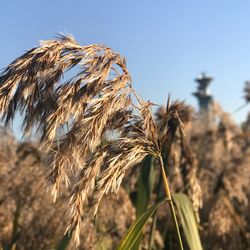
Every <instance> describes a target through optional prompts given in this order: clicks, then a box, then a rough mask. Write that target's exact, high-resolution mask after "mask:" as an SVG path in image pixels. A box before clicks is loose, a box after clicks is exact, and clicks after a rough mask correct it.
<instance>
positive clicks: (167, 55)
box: [0, 0, 250, 122]
mask: <svg viewBox="0 0 250 250" xmlns="http://www.w3.org/2000/svg"><path fill="white" fill-rule="evenodd" d="M0 8H1V14H0V27H1V38H0V41H1V46H0V68H3V67H5V66H6V65H7V64H8V63H10V62H11V61H12V60H13V59H14V58H16V57H18V56H20V55H21V54H22V53H23V52H24V51H26V50H28V49H29V48H31V47H33V46H36V45H38V41H39V40H45V39H51V38H53V37H54V36H55V35H56V34H57V32H64V33H71V34H73V35H74V37H75V38H76V39H77V41H78V42H79V43H81V44H91V43H104V44H106V45H108V46H110V47H112V48H113V49H114V50H116V51H118V52H120V53H121V54H122V55H124V56H125V57H126V59H127V64H128V67H129V70H130V72H131V75H132V77H133V82H134V86H135V88H136V89H137V91H138V92H139V93H141V95H142V96H143V97H144V98H145V99H150V100H152V101H153V102H156V103H164V102H165V101H166V98H167V95H168V93H169V92H170V93H172V96H173V97H174V98H179V99H184V100H186V102H187V103H189V104H192V105H195V106H196V100H195V99H194V97H193V96H191V94H190V93H191V92H193V91H194V90H195V88H196V84H195V83H194V81H193V79H194V78H195V77H196V76H197V75H198V74H199V73H201V72H202V71H205V72H207V73H208V74H210V75H212V76H214V77H215V80H214V81H213V82H212V86H211V92H212V94H213V95H214V97H215V99H216V100H218V101H219V102H220V103H221V104H222V106H223V107H224V109H225V110H226V111H229V112H230V111H234V110H235V109H236V108H237V107H239V106H241V105H242V104H244V100H243V99H242V95H243V94H242V88H243V86H244V82H245V80H248V79H250V1H249V0H245V1H243V0H239V1H235V0H207V1H205V0H196V1H194V0H182V1H180V0H172V1H168V0H165V1H146V0H144V1H142V0H141V1H136V0H134V1H131V0H127V1H109V0H106V1H101V0H100V1H83V0H82V1H80V0H72V1H65V0H60V1H59V0H50V1H48V0H43V1H35V0H34V1H31V0H30V1H27V0H26V1H25V0H23V1H20V0H12V1H1V3H0ZM249 109H250V108H249V107H247V108H245V109H244V110H242V111H240V112H238V113H237V114H236V115H234V118H235V119H236V120H237V121H238V122H239V121H243V120H244V119H245V116H246V113H247V111H248V110H249Z"/></svg>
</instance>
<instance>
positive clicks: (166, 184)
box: [159, 156, 184, 250]
mask: <svg viewBox="0 0 250 250" xmlns="http://www.w3.org/2000/svg"><path fill="white" fill-rule="evenodd" d="M159 163H160V166H161V173H162V178H163V183H164V188H165V192H166V196H167V200H168V203H169V206H170V211H171V214H172V217H173V220H174V224H175V230H176V234H177V237H178V244H179V248H180V250H184V248H183V244H182V240H181V234H180V230H179V226H178V222H177V218H176V214H175V210H174V204H173V200H172V197H171V193H170V189H169V185H168V180H167V175H166V172H165V168H164V164H163V160H162V157H161V156H160V157H159Z"/></svg>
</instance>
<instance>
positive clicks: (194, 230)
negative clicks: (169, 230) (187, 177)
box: [172, 193, 202, 250]
mask: <svg viewBox="0 0 250 250" xmlns="http://www.w3.org/2000/svg"><path fill="white" fill-rule="evenodd" d="M172 197H173V200H174V202H175V205H176V207H177V210H178V214H179V216H180V219H181V223H182V227H183V231H184V234H185V237H186V239H187V242H188V245H189V247H190V249H191V250H202V245H201V240H200V236H199V231H198V226H197V222H196V219H195V214H194V209H193V206H192V203H191V201H190V200H189V198H188V197H187V196H186V195H185V194H182V193H178V194H173V196H172Z"/></svg>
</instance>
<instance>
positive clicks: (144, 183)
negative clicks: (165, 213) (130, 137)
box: [132, 155, 155, 250]
mask: <svg viewBox="0 0 250 250" xmlns="http://www.w3.org/2000/svg"><path fill="white" fill-rule="evenodd" d="M141 167H142V168H141V171H140V176H139V178H138V184H137V195H136V218H138V217H140V216H141V215H142V214H143V213H145V211H146V210H147V207H148V204H149V200H150V197H151V194H152V190H153V187H154V182H155V169H154V158H153V157H152V156H150V155H149V156H147V157H146V158H145V159H144V160H143V162H142V166H141ZM141 239H142V235H140V236H139V237H138V239H137V240H136V242H135V244H134V246H133V248H132V249H133V250H138V249H139V248H140V243H141Z"/></svg>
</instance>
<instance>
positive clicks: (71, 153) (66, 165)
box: [0, 36, 185, 249]
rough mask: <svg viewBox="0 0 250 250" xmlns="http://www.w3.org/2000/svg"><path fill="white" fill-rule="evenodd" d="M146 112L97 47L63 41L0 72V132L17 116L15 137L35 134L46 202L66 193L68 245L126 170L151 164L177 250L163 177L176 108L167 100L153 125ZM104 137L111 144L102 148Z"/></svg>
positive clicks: (118, 68)
mask: <svg viewBox="0 0 250 250" xmlns="http://www.w3.org/2000/svg"><path fill="white" fill-rule="evenodd" d="M72 75H73V76H72ZM153 105H154V104H153V103H151V102H150V101H144V100H143V99H142V97H141V96H139V95H138V94H137V93H136V91H135V90H134V89H133V87H132V79H131V77H130V75H129V71H128V69H127V66H126V61H125V59H124V58H123V57H122V56H121V55H120V54H118V53H116V52H114V51H113V50H112V49H111V48H108V47H106V46H104V45H100V44H94V45H88V46H81V45H79V44H78V43H77V42H76V41H75V40H74V38H73V37H71V36H59V37H58V38H57V39H55V40H49V41H42V42H41V43H40V46H38V47H35V48H33V49H31V50H29V51H27V52H26V53H24V54H23V55H22V56H20V57H19V58H17V59H16V60H14V61H13V62H12V63H11V64H10V65H9V66H8V67H7V68H6V69H4V70H3V71H2V73H1V75H0V112H1V118H2V121H3V122H4V123H5V125H6V126H8V125H10V124H11V123H12V122H13V119H14V118H15V116H16V114H17V113H18V112H20V113H21V115H22V117H23V124H22V129H23V135H24V136H30V135H32V134H34V133H36V135H37V136H38V137H39V139H40V145H41V148H42V149H43V150H44V151H46V152H47V154H48V155H50V158H51V164H50V166H51V168H50V173H49V174H48V178H47V179H48V182H49V184H50V185H51V187H52V193H53V196H54V199H55V200H56V198H57V197H58V195H59V191H60V189H61V188H62V187H65V186H66V187H68V188H69V189H70V190H71V192H70V195H69V210H70V216H71V221H70V222H69V226H68V229H67V230H68V231H71V230H74V238H75V241H76V244H79V241H80V239H79V235H80V228H81V223H82V220H83V219H84V218H86V217H89V216H90V217H94V216H95V215H96V213H97V210H98V207H99V204H100V201H101V200H102V198H103V196H104V195H105V194H107V193H110V192H117V191H118V189H119V187H120V184H121V182H122V180H123V178H124V176H125V175H126V173H127V172H128V170H129V169H130V168H132V167H134V166H137V165H138V164H139V163H140V162H142V160H143V159H144V158H145V157H146V156H152V157H153V158H154V159H155V161H156V162H157V163H158V167H159V169H160V171H161V178H162V180H163V184H164V189H165V196H166V199H167V202H168V203H169V206H170V211H171V214H172V217H173V220H174V225H175V229H176V234H177V235H178V237H177V238H178V242H179V248H180V249H183V246H182V240H181V236H180V232H179V227H178V223H177V219H176V213H175V208H174V204H173V200H172V195H171V192H170V187H169V182H168V178H167V174H166V170H167V157H168V152H166V145H169V144H171V143H172V141H171V140H172V139H171V138H172V137H173V135H174V133H175V131H176V130H177V129H179V131H180V133H181V135H182V136H184V134H185V128H184V125H183V122H182V119H181V117H182V113H183V111H184V110H183V105H181V103H179V102H171V100H170V98H169V99H168V103H167V106H166V112H165V113H164V114H163V116H162V118H161V122H156V121H155V118H154V116H153V114H152V110H151V107H152V106H153ZM159 131H160V133H159ZM110 133H113V134H114V136H113V138H112V140H105V138H107V135H108V134H110ZM168 147H169V146H168Z"/></svg>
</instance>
